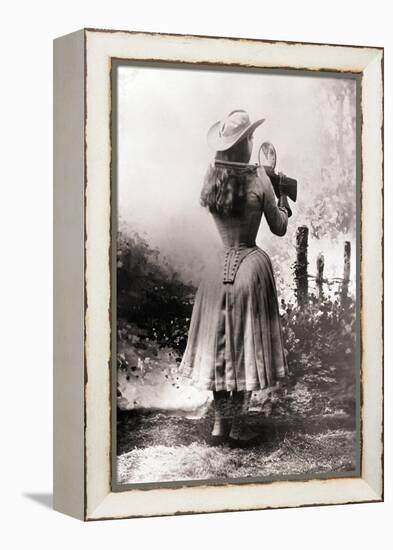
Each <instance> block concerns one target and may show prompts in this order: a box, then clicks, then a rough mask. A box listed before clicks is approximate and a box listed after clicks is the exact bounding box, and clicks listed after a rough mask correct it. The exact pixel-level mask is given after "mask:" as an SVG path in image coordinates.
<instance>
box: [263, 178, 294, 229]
mask: <svg viewBox="0 0 393 550" xmlns="http://www.w3.org/2000/svg"><path fill="white" fill-rule="evenodd" d="M258 180H259V181H258V184H259V188H260V198H261V201H262V205H263V212H264V214H265V217H266V221H267V223H268V225H269V227H270V230H271V232H272V233H274V234H275V235H278V236H279V237H282V236H283V235H285V233H286V232H287V226H288V211H287V209H286V208H285V207H284V206H280V202H279V203H278V204H277V202H276V195H275V193H274V190H273V186H272V183H271V181H270V179H269V177H268V176H267V174H266V172H265V170H264V168H263V167H260V168H259V169H258Z"/></svg>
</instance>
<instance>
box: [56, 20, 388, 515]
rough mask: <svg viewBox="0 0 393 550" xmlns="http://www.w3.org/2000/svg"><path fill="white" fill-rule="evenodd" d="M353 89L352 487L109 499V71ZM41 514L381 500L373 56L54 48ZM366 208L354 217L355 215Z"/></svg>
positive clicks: (333, 49) (220, 42)
mask: <svg viewBox="0 0 393 550" xmlns="http://www.w3.org/2000/svg"><path fill="white" fill-rule="evenodd" d="M119 59H124V60H134V61H149V62H151V63H157V64H160V63H179V64H185V66H190V65H199V64H211V65H217V66H220V67H226V66H237V67H253V68H262V69H269V70H286V71H300V70H301V71H311V72H318V71H331V72H337V73H351V74H354V73H356V74H357V75H359V78H360V79H361V97H360V109H361V130H360V131H361V159H360V163H361V213H360V216H361V223H360V235H359V238H360V243H361V259H360V281H361V287H360V300H361V426H360V429H361V472H360V476H359V477H356V478H354V477H351V478H345V477H340V478H333V479H315V480H310V481H298V480H296V481H287V480H279V481H273V482H269V483H247V484H231V483H228V484H225V485H221V486H211V485H209V484H203V483H201V484H200V485H198V486H187V485H186V484H184V485H183V486H181V487H167V486H166V487H159V488H157V487H154V488H150V489H140V488H135V489H128V490H125V491H113V490H112V482H111V480H112V477H111V470H112V454H111V453H112V451H111V443H112V436H111V421H112V416H111V409H112V391H113V388H112V387H111V386H112V384H111V364H112V363H111V360H112V358H111V319H112V307H113V302H112V301H111V300H113V299H114V297H113V296H111V269H110V265H111V238H112V235H111V196H112V195H111V100H110V99H111V68H112V63H113V61H114V60H119ZM54 158H55V165H54V194H55V196H54V217H55V228H54V278H55V286H54V293H55V296H54V298H55V311H54V507H55V509H56V510H58V511H61V512H63V513H66V514H69V515H71V516H74V517H76V518H79V519H81V520H98V519H107V518H127V517H142V516H157V515H172V514H180V513H181V514H184V513H204V512H217V511H230V510H251V509H253V510H254V509H264V508H281V507H296V506H309V505H322V504H323V505H325V504H344V503H357V502H359V503H360V502H372V501H381V500H382V499H383V318H382V303H383V256H382V245H383V50H382V49H381V48H371V47H358V46H339V45H325V44H305V43H286V42H271V41H263V40H248V39H233V38H221V37H203V36H182V35H166V34H149V33H141V32H124V31H104V30H94V29H84V30H80V31H77V32H75V33H73V34H70V35H67V36H64V37H61V38H58V39H56V40H55V42H54ZM365 205H367V208H365V207H364V206H365Z"/></svg>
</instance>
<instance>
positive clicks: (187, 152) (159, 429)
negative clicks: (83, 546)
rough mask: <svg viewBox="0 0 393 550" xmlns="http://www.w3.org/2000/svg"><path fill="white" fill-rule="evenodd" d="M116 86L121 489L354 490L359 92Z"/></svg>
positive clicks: (165, 70) (175, 76)
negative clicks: (340, 486)
mask: <svg viewBox="0 0 393 550" xmlns="http://www.w3.org/2000/svg"><path fill="white" fill-rule="evenodd" d="M112 78H113V81H112V84H113V97H112V101H113V105H112V109H113V129H112V131H113V135H112V145H113V147H114V153H113V174H114V177H113V186H114V189H115V191H114V193H115V197H116V200H115V208H114V216H115V220H114V223H115V228H116V236H117V237H116V246H115V258H114V264H115V265H114V266H113V267H114V279H115V288H116V293H115V300H116V317H117V319H116V333H115V342H114V347H115V352H116V353H115V358H116V365H114V368H115V369H116V379H115V383H116V386H117V387H116V403H115V405H116V406H115V407H114V410H115V411H116V413H115V414H116V418H115V422H116V441H115V447H116V452H115V456H116V462H115V479H114V483H115V484H116V485H117V486H118V487H120V488H121V487H122V486H123V487H127V486H129V485H133V484H148V483H164V482H171V483H176V482H182V483H184V482H199V481H203V482H209V481H211V482H223V483H225V482H228V481H231V482H246V481H255V480H259V481H263V480H266V481H269V480H277V479H292V478H295V479H313V478H321V477H322V478H323V477H340V476H345V477H350V476H356V475H359V456H360V441H359V435H358V428H359V368H360V367H359V339H358V305H357V257H358V253H357V210H358V199H357V197H358V194H357V179H358V177H359V171H358V170H359V168H358V163H357V150H358V141H357V135H358V134H357V130H358V118H357V117H358V115H357V94H358V88H357V80H356V78H355V77H353V78H351V77H350V76H348V75H346V76H345V77H343V76H340V75H338V74H337V75H336V74H321V73H316V74H310V73H304V74H300V75H299V73H296V74H294V73H292V74H291V73H288V72H287V73H281V74H280V73H277V72H274V71H270V72H263V71H251V70H236V69H231V70H229V69H223V68H217V67H216V68H213V67H205V68H201V67H197V68H189V67H188V68H187V67H179V66H172V65H169V66H163V65H161V66H157V65H156V66H153V65H151V66H149V65H138V64H135V63H134V64H126V63H123V64H122V63H119V64H117V65H116V66H115V69H114V70H113V75H112Z"/></svg>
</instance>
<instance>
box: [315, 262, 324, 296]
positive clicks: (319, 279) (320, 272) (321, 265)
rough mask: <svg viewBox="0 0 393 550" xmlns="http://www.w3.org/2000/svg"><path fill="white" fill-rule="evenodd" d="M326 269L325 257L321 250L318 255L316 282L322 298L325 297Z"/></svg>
mask: <svg viewBox="0 0 393 550" xmlns="http://www.w3.org/2000/svg"><path fill="white" fill-rule="evenodd" d="M324 269H325V257H324V255H323V254H322V252H320V253H319V254H318V256H317V276H316V277H315V282H316V284H317V288H318V297H319V299H320V300H321V299H322V298H323V271H324Z"/></svg>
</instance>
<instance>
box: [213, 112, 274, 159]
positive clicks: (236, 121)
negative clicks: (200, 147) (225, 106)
mask: <svg viewBox="0 0 393 550" xmlns="http://www.w3.org/2000/svg"><path fill="white" fill-rule="evenodd" d="M264 121H265V119H264V118H260V119H259V120H257V121H255V122H251V121H250V117H249V116H248V113H247V112H246V111H243V110H241V109H238V110H236V111H232V112H231V113H229V115H228V116H227V117H226V118H225V119H224V120H219V121H218V122H216V123H215V124H213V126H212V127H211V128H210V130H209V131H208V133H207V143H208V144H209V146H210V147H211V148H212V149H214V150H215V151H226V150H227V149H230V148H231V147H232V146H233V145H235V144H236V143H237V142H238V141H240V140H241V139H242V138H244V137H245V136H246V135H247V134H252V133H253V132H254V130H255V129H256V128H258V126H260V125H261V124H262V122H264Z"/></svg>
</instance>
